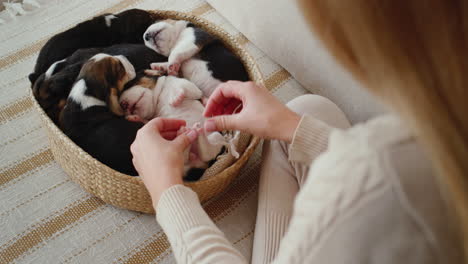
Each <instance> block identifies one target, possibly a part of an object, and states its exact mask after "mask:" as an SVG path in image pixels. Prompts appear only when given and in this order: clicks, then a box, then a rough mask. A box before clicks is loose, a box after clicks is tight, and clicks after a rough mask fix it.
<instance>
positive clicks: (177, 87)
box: [119, 71, 238, 173]
mask: <svg viewBox="0 0 468 264" xmlns="http://www.w3.org/2000/svg"><path fill="white" fill-rule="evenodd" d="M146 74H153V75H157V73H155V72H154V71H146ZM131 84H132V85H133V86H132V87H130V88H128V89H126V90H125V91H124V92H123V93H122V95H121V96H120V99H119V101H120V104H121V106H122V109H123V110H124V111H125V115H126V116H127V119H128V120H130V121H134V122H143V123H145V122H147V121H148V120H150V119H152V118H154V117H164V118H176V119H183V120H185V121H186V122H187V127H191V128H194V129H197V130H198V131H199V134H200V135H199V137H198V139H197V140H196V141H195V142H194V143H193V144H192V146H191V148H190V150H189V151H187V153H186V160H185V172H186V173H187V172H188V171H189V170H190V169H191V168H198V169H206V168H207V167H208V165H209V163H210V161H212V160H214V159H215V158H216V157H217V156H218V155H219V154H220V152H221V151H222V149H223V147H227V148H228V150H229V153H231V154H233V156H235V157H236V158H237V157H238V153H237V151H236V150H235V143H236V140H237V138H236V139H233V138H226V137H229V136H223V135H222V134H221V133H219V132H213V133H210V134H205V133H204V131H203V130H202V129H201V123H202V122H204V120H205V118H204V117H203V112H204V110H205V107H204V106H203V104H202V103H201V101H200V99H201V98H202V96H203V93H202V91H201V90H200V89H199V88H198V87H197V86H196V85H195V84H194V83H192V82H190V81H188V80H186V79H182V78H178V77H174V76H159V77H158V76H147V75H143V76H141V77H140V78H139V79H136V81H134V82H132V83H131ZM175 105H177V106H175ZM185 130H186V128H184V129H183V130H181V131H180V132H181V133H182V132H185Z"/></svg>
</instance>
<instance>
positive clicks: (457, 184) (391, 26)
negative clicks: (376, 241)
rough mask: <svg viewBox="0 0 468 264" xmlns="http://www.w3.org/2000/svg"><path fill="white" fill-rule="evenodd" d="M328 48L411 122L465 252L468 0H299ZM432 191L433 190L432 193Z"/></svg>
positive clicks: (467, 250) (467, 215) (467, 246)
mask: <svg viewBox="0 0 468 264" xmlns="http://www.w3.org/2000/svg"><path fill="white" fill-rule="evenodd" d="M301 4H302V5H303V7H304V14H305V16H306V18H307V19H308V21H309V22H310V23H311V24H312V25H313V26H314V29H315V31H316V33H317V34H318V36H319V37H320V38H321V39H322V41H323V42H324V43H325V45H326V46H327V47H328V48H329V50H330V51H331V53H332V54H333V55H334V56H335V57H336V58H337V60H338V61H339V62H341V63H342V64H343V65H344V66H345V67H346V68H347V69H348V70H349V71H351V72H352V73H353V74H354V76H355V77H356V78H357V79H359V80H360V81H361V82H362V83H364V84H365V86H366V88H368V89H369V90H370V91H371V92H373V93H374V94H376V95H377V96H379V97H380V98H382V99H383V100H384V101H385V102H386V103H387V104H389V105H390V106H391V107H392V108H393V109H394V110H395V111H397V112H398V113H399V114H400V115H401V116H402V118H403V119H404V120H405V121H406V123H408V124H409V125H410V126H411V129H412V130H413V131H414V133H415V135H416V137H417V139H418V140H419V141H420V142H421V143H422V145H423V146H424V147H425V149H426V150H427V152H428V153H429V155H430V157H431V160H432V161H433V164H434V165H435V168H436V169H437V172H438V176H439V182H440V183H441V184H440V185H441V188H442V189H444V190H445V193H446V194H448V196H449V203H448V206H449V207H451V208H453V209H454V210H455V211H456V214H457V216H458V217H457V218H458V226H459V230H460V237H461V242H462V246H463V249H464V253H465V261H466V260H467V256H468V102H466V101H467V100H468V3H466V1H465V0H450V1H447V0H425V1H419V0H301ZM428 195H430V194H428Z"/></svg>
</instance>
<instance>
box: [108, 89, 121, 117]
mask: <svg viewBox="0 0 468 264" xmlns="http://www.w3.org/2000/svg"><path fill="white" fill-rule="evenodd" d="M107 105H108V106H109V109H110V110H111V112H112V113H114V114H116V115H118V116H123V115H124V111H123V110H122V107H121V106H120V103H119V96H118V92H117V89H116V88H111V90H110V93H109V97H108V98H107Z"/></svg>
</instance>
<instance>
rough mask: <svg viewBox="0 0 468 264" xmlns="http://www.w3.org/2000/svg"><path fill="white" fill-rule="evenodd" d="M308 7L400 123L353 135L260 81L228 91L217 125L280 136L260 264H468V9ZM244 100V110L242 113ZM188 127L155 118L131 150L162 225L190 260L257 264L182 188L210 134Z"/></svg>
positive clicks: (460, 5) (311, 101)
mask: <svg viewBox="0 0 468 264" xmlns="http://www.w3.org/2000/svg"><path fill="white" fill-rule="evenodd" d="M302 5H303V8H304V10H305V11H304V12H305V14H306V18H307V19H308V20H309V21H310V22H311V25H312V26H313V27H314V29H315V30H316V32H317V33H318V35H319V36H320V37H321V38H322V40H323V42H324V43H325V44H326V46H327V47H328V48H329V49H330V51H331V52H332V54H333V55H334V56H335V57H336V58H337V60H338V61H339V62H341V63H342V64H343V65H344V66H345V67H346V68H347V69H348V70H349V71H350V72H352V73H353V74H354V76H355V77H356V78H357V79H359V80H360V81H361V82H362V83H363V84H364V85H365V86H366V87H367V88H368V89H369V90H370V91H372V92H373V93H374V94H376V95H377V96H379V97H380V98H381V99H382V101H384V102H385V103H386V104H387V105H388V106H389V107H390V108H391V109H392V111H391V112H392V113H391V114H390V115H387V116H383V117H377V118H375V119H374V120H371V121H369V122H367V123H365V124H361V125H357V126H355V127H352V128H347V127H348V126H349V124H348V122H347V120H346V118H345V117H344V115H343V114H342V112H341V111H340V110H339V109H338V108H337V107H336V106H335V105H334V104H332V103H331V102H330V101H328V100H326V99H323V98H321V97H318V96H313V95H308V96H304V97H299V98H297V99H295V100H293V101H292V102H290V103H289V104H288V107H289V108H288V107H285V106H283V105H281V104H280V103H279V102H278V101H277V100H276V99H275V98H274V97H273V96H271V95H269V94H268V92H267V91H266V89H265V88H263V87H259V86H256V85H255V84H252V83H238V82H228V83H227V84H223V85H221V86H220V87H218V89H217V90H216V91H215V93H214V94H213V95H212V96H211V97H210V99H209V102H208V105H207V108H206V112H205V114H206V116H214V117H213V118H212V119H210V121H207V122H206V124H205V129H206V130H208V131H213V130H224V129H236V130H242V131H246V132H249V133H252V134H254V135H258V136H262V137H264V138H267V139H270V140H269V141H267V142H266V144H265V146H264V152H263V165H262V171H261V176H260V177H261V180H260V190H259V212H258V216H257V225H256V230H255V237H254V249H253V259H252V262H254V263H269V262H272V261H273V262H276V263H462V262H466V261H467V258H466V253H468V244H467V242H468V178H467V175H468V162H466V159H467V157H468V115H467V113H468V104H466V103H465V102H464V100H465V98H468V97H467V89H466V85H467V84H468V74H467V72H468V61H467V60H466V58H467V56H466V55H468V42H467V40H468V39H467V37H466V36H467V32H468V16H467V15H468V5H467V4H466V3H465V1H463V0H451V1H444V0H427V1H422V2H421V1H416V0H407V1H394V0H391V1H390V0H352V1H351V0H346V1H331V0H311V1H305V0H304V1H303V3H302ZM240 103H242V111H241V112H240V113H238V114H231V111H230V110H231V109H234V108H235V106H237V105H239V104H240ZM183 123H184V122H183V121H176V120H162V119H155V120H153V121H151V122H150V123H148V124H147V125H146V126H145V127H144V128H142V129H141V131H140V132H139V133H138V136H137V138H136V140H135V142H134V144H133V145H132V153H133V154H134V164H135V166H136V168H137V170H138V171H139V173H140V175H141V176H142V177H143V180H144V182H145V184H146V186H147V188H148V190H149V191H150V193H151V196H152V198H153V204H154V206H155V208H157V211H158V214H157V218H158V221H159V223H160V224H161V226H162V227H163V229H164V231H165V232H166V234H167V236H168V238H169V241H170V243H171V245H172V248H173V251H174V254H175V256H176V259H177V260H178V262H180V263H243V262H246V260H245V259H243V257H242V256H241V255H240V254H239V253H238V252H237V251H236V250H235V249H234V248H233V247H232V246H231V245H230V244H229V242H228V241H227V240H226V239H225V237H224V236H223V234H222V233H221V232H220V231H219V230H218V229H217V228H216V226H215V225H214V224H213V222H212V221H211V220H210V219H209V217H208V216H207V215H206V213H205V212H204V211H203V209H202V207H201V206H200V203H199V201H198V199H197V196H196V194H195V193H194V192H192V191H191V190H190V189H188V188H186V187H184V186H182V185H181V183H182V179H181V175H182V163H183V158H182V152H183V150H184V149H185V148H186V147H187V146H188V145H189V144H190V142H192V141H193V140H194V139H195V138H196V137H197V132H196V131H190V132H189V133H188V134H186V135H181V136H178V137H176V136H175V131H176V130H177V129H178V128H179V127H180V126H181V125H183ZM278 123H280V124H281V125H280V126H279V125H278ZM161 170H162V172H161ZM156 172H157V173H156ZM280 242H281V243H280Z"/></svg>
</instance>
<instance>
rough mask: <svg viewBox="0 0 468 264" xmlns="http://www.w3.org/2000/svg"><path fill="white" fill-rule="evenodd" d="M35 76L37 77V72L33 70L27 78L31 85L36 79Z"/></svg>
mask: <svg viewBox="0 0 468 264" xmlns="http://www.w3.org/2000/svg"><path fill="white" fill-rule="evenodd" d="M37 77H39V74H37V73H35V72H33V73H31V74H29V76H28V78H29V81H30V82H31V85H34V83H35V82H36V80H37Z"/></svg>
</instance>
